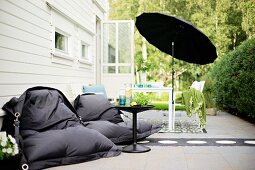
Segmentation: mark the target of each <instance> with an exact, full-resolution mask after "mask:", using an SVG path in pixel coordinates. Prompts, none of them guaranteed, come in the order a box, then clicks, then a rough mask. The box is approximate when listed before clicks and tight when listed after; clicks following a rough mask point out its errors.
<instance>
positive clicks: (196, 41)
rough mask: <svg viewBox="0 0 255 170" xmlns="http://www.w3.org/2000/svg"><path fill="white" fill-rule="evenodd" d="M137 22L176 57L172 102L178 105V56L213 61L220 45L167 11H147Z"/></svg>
mask: <svg viewBox="0 0 255 170" xmlns="http://www.w3.org/2000/svg"><path fill="white" fill-rule="evenodd" d="M135 25H136V27H137V29H138V31H139V32H140V34H141V35H142V36H143V37H145V38H146V40H147V41H148V42H149V43H150V44H152V45H154V46H155V47H157V48H158V49H159V50H160V51H162V52H165V53H167V54H170V55H172V57H173V59H172V105H173V106H174V93H173V92H174V67H173V65H174V58H177V59H180V60H183V61H186V62H189V63H194V64H201V65H203V64H209V63H212V62H213V61H214V60H215V59H216V58H217V53H216V48H215V46H214V45H213V44H212V42H211V41H210V39H209V38H208V37H207V36H206V35H205V34H204V33H202V32H201V31H200V30H198V29H197V28H196V27H195V26H193V25H192V24H191V23H189V22H187V21H185V20H183V19H180V18H177V17H174V16H170V15H167V14H162V13H143V14H141V15H140V16H138V17H136V23H135ZM172 109H173V107H172ZM169 120H170V119H169ZM169 123H170V122H169ZM170 128H173V127H170Z"/></svg>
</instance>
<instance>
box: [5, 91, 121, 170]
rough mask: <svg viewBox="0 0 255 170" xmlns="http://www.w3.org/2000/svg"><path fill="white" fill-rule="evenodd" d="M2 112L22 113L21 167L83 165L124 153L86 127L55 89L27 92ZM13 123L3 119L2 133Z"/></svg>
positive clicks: (96, 132) (9, 103) (8, 113)
mask: <svg viewBox="0 0 255 170" xmlns="http://www.w3.org/2000/svg"><path fill="white" fill-rule="evenodd" d="M3 109H4V110H5V111H6V112H7V116H13V115H14V114H15V113H16V112H19V113H21V117H20V134H21V136H22V138H23V156H22V161H21V164H23V163H27V164H28V165H29V169H30V170H33V169H43V168H48V167H52V166H59V165H66V164H73V163H80V162H85V161H89V160H94V159H98V158H102V157H110V156H117V155H119V154H120V153H121V148H120V147H118V146H116V145H115V144H114V143H112V141H110V140H109V139H108V138H106V137H105V136H104V135H102V134H101V133H99V132H98V131H96V130H93V129H89V128H86V127H84V125H82V124H81V122H80V120H79V118H78V116H77V113H76V112H75V110H74V108H73V107H72V105H71V104H70V102H69V101H68V100H67V99H66V97H65V96H64V95H63V94H62V93H61V92H60V91H58V90H56V89H53V88H46V87H35V88H31V89H28V90H27V91H26V92H24V93H23V94H22V95H21V96H20V97H19V98H13V99H11V100H10V101H9V102H7V103H6V104H5V105H4V107H3ZM6 120H9V119H6ZM12 124H13V122H6V121H5V120H4V123H3V128H2V130H7V131H8V130H9V129H8V128H11V127H13V125H12ZM8 125H11V126H8Z"/></svg>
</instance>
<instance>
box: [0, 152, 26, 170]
mask: <svg viewBox="0 0 255 170" xmlns="http://www.w3.org/2000/svg"><path fill="white" fill-rule="evenodd" d="M20 158H21V157H20V155H15V156H11V157H9V158H5V159H3V160H0V167H5V168H7V169H9V170H17V169H19V164H20Z"/></svg>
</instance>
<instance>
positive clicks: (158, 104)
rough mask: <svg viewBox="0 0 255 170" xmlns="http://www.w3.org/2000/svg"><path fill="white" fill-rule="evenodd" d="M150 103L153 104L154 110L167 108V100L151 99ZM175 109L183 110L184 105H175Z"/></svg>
mask: <svg viewBox="0 0 255 170" xmlns="http://www.w3.org/2000/svg"><path fill="white" fill-rule="evenodd" d="M151 105H153V106H155V107H154V109H156V110H168V101H152V102H151ZM175 110H185V107H184V105H178V106H175Z"/></svg>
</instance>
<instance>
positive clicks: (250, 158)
mask: <svg viewBox="0 0 255 170" xmlns="http://www.w3.org/2000/svg"><path fill="white" fill-rule="evenodd" d="M157 113H158V115H157V116H158V117H157V116H155V115H153V114H157ZM148 114H151V115H152V117H153V116H155V118H156V119H166V120H167V115H166V116H164V114H165V113H164V114H163V113H160V112H157V111H155V112H154V113H153V112H150V113H143V114H141V115H139V116H140V118H143V119H145V118H146V117H147V118H152V117H149V115H148ZM177 114H179V115H180V116H179V117H178V116H177V119H181V118H182V116H183V114H182V113H177ZM159 115H161V116H159ZM206 130H207V133H198V134H190V133H156V134H153V135H151V136H150V137H149V138H162V139H173V140H174V139H179V138H186V139H189V138H193V139H194V138H195V139H196V138H199V139H201V138H221V139H231V138H239V139H254V140H255V125H254V124H251V123H249V122H246V121H244V120H242V119H240V118H238V117H235V116H233V115H230V114H228V113H225V112H219V113H218V115H217V116H207V127H206ZM145 140H146V139H145ZM148 146H149V147H150V148H151V151H150V152H146V153H121V154H120V155H119V156H117V157H111V158H103V159H99V160H95V161H90V162H84V163H80V164H74V165H68V166H59V167H54V168H49V169H50V170H70V169H72V170H254V169H255V147H254V146H247V145H245V146H231V145H230V146H229V145H227V146H224V145H223V146H169V145H168V146H150V145H148Z"/></svg>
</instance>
